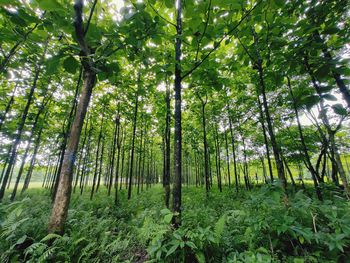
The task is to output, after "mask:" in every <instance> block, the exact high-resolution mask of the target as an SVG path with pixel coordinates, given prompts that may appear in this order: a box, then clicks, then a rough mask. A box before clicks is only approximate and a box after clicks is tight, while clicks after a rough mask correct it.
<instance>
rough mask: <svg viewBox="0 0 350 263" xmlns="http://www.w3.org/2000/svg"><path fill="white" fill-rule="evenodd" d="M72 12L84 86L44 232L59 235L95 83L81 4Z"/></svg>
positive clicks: (78, 2)
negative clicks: (46, 228)
mask: <svg viewBox="0 0 350 263" xmlns="http://www.w3.org/2000/svg"><path fill="white" fill-rule="evenodd" d="M74 10H75V21H74V27H75V35H76V39H77V42H78V44H79V47H80V58H81V62H82V66H83V71H84V73H83V78H84V81H83V82H84V84H83V88H82V92H81V95H80V99H79V103H78V107H77V112H76V115H75V117H74V121H73V123H72V127H71V130H70V134H69V139H68V143H67V148H66V151H65V155H64V159H63V164H62V170H61V174H60V180H59V184H58V188H57V193H56V197H55V201H54V203H53V208H52V212H51V216H50V219H49V225H48V231H49V232H50V233H56V232H57V233H61V234H62V233H63V232H64V224H65V221H66V218H67V214H68V206H69V201H70V196H71V191H72V179H73V166H74V162H75V157H76V153H77V149H78V144H79V138H80V134H81V130H82V126H83V123H84V119H85V115H86V112H87V108H88V105H89V102H90V97H91V93H92V88H93V87H94V85H95V81H96V72H95V70H94V61H93V60H92V58H91V51H90V48H89V47H88V45H87V43H86V41H85V32H86V31H85V30H84V25H83V0H76V1H75V3H74Z"/></svg>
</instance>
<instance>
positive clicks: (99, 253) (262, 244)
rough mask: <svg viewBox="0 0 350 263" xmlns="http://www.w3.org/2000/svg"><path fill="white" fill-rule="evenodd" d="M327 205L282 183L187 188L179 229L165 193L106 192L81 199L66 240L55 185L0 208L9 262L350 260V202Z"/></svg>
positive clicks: (331, 199) (75, 201)
mask: <svg viewBox="0 0 350 263" xmlns="http://www.w3.org/2000/svg"><path fill="white" fill-rule="evenodd" d="M325 191H326V193H327V194H326V200H325V201H324V202H319V201H317V200H316V199H315V198H311V197H310V196H309V195H310V193H307V192H304V191H298V192H296V193H290V194H289V195H288V197H286V196H285V195H284V193H283V192H282V190H281V189H280V188H278V187H277V186H273V185H272V186H262V187H259V188H255V189H253V190H251V191H243V189H242V190H241V191H239V193H236V192H235V191H234V189H228V188H226V189H224V191H223V192H222V193H219V192H218V191H217V190H215V189H213V190H212V191H211V192H210V194H209V196H206V195H205V193H204V189H201V188H195V187H184V195H183V213H182V225H181V227H180V228H179V229H177V230H174V229H172V227H171V220H172V217H173V214H172V212H171V211H170V210H168V209H166V208H164V205H163V200H162V196H163V190H162V188H161V187H160V186H155V187H153V188H151V189H149V190H147V191H144V192H143V193H141V194H140V195H136V194H135V195H134V197H133V198H132V200H129V201H128V200H127V199H126V195H125V194H126V193H125V192H123V191H122V192H121V193H120V199H119V200H120V201H119V204H118V205H117V206H115V205H114V200H113V198H112V197H108V196H107V195H106V192H105V190H103V189H101V190H100V191H99V193H98V194H97V195H96V196H95V199H94V200H92V201H90V200H89V195H88V193H86V194H83V196H79V195H73V196H72V201H71V205H70V210H69V216H68V219H67V224H66V232H65V234H64V235H63V236H59V235H56V234H47V229H46V226H47V221H48V216H49V212H50V208H51V201H50V196H49V193H48V191H47V190H44V189H41V190H38V189H29V190H28V193H27V194H26V196H25V197H22V198H20V199H19V200H17V201H15V202H13V203H7V202H4V203H2V204H0V255H1V259H0V260H1V262H4V263H5V262H200V263H202V262H293V263H299V262H300V263H301V262H350V246H349V245H350V206H349V202H348V201H346V200H345V199H344V197H342V195H341V194H339V193H337V192H335V191H334V189H331V188H330V189H326V190H325Z"/></svg>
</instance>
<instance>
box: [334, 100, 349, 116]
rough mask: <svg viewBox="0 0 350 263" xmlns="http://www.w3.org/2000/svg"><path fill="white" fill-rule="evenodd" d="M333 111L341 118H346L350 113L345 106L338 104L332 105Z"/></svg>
mask: <svg viewBox="0 0 350 263" xmlns="http://www.w3.org/2000/svg"><path fill="white" fill-rule="evenodd" d="M332 109H333V111H334V112H335V113H336V114H338V115H341V116H346V115H348V112H347V110H346V109H345V108H344V106H343V105H342V104H340V103H337V104H334V105H332Z"/></svg>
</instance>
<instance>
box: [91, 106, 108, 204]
mask: <svg viewBox="0 0 350 263" xmlns="http://www.w3.org/2000/svg"><path fill="white" fill-rule="evenodd" d="M102 111H103V112H102V121H101V126H100V132H99V134H98V139H97V150H96V156H95V169H94V177H93V179H92V180H93V181H92V188H91V193H90V200H92V197H93V196H94V192H95V185H96V179H97V174H98V168H99V167H98V163H99V162H98V161H99V157H100V145H101V139H102V130H103V121H104V113H105V107H103V110H102ZM111 177H112V176H111ZM108 194H109V192H108Z"/></svg>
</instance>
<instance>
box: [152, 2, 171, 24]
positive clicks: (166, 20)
mask: <svg viewBox="0 0 350 263" xmlns="http://www.w3.org/2000/svg"><path fill="white" fill-rule="evenodd" d="M147 3H148V4H149V6H150V7H151V8H152V10H153V11H154V12H155V13H156V14H157V15H158V16H159V17H160V18H161V19H163V20H164V21H165V22H167V23H169V24H170V25H172V26H174V27H175V28H176V25H175V24H174V23H173V22H171V21H169V20H168V19H166V18H165V17H163V16H162V15H161V14H159V12H158V11H157V10H156V9H155V8H154V6H153V5H152V4H151V3H150V2H149V1H147Z"/></svg>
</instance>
